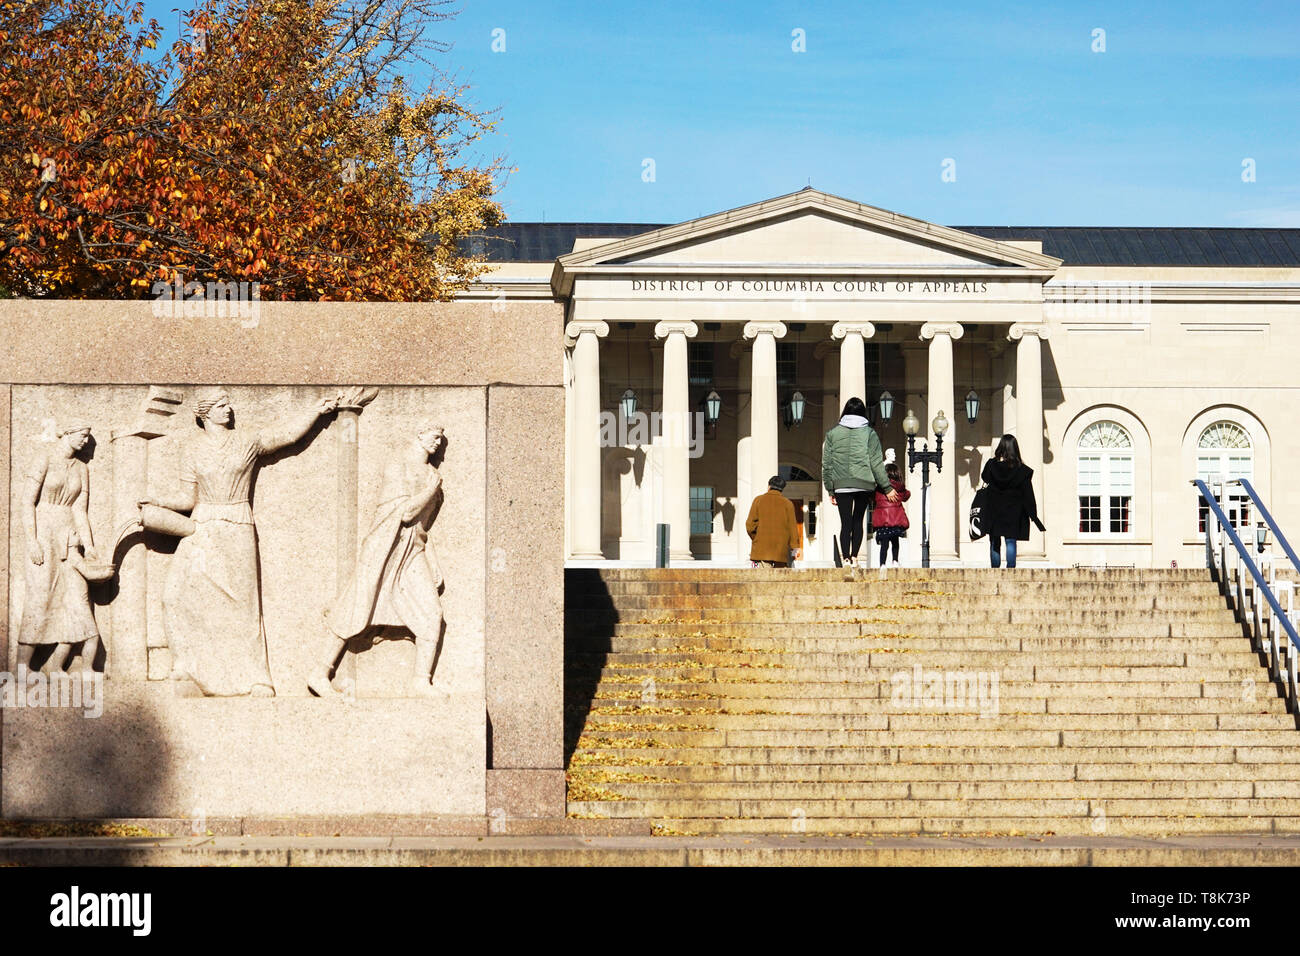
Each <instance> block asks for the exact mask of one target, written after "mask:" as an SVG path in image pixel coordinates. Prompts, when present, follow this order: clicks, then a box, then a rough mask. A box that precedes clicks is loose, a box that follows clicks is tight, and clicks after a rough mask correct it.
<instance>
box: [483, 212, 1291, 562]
mask: <svg viewBox="0 0 1300 956" xmlns="http://www.w3.org/2000/svg"><path fill="white" fill-rule="evenodd" d="M561 225H562V224H547V225H546V226H544V227H540V228H543V229H556V230H558V229H559V228H560V226H561ZM515 228H516V229H519V228H521V227H520V226H516V227H515ZM1050 231H1051V230H1035V229H1034V228H1033V227H1026V228H1024V229H1021V230H1016V229H1009V228H999V229H982V230H981V231H980V233H976V232H972V231H963V230H960V229H952V228H947V227H943V226H938V225H935V224H933V223H929V222H924V221H921V220H916V219H911V218H909V217H907V216H903V215H899V214H896V213H892V212H888V211H885V210H881V209H876V208H873V207H871V206H866V205H863V204H861V203H856V202H852V201H849V200H846V199H841V198H839V197H836V196H830V195H827V194H825V193H821V192H818V191H817V190H812V189H805V190H801V191H800V192H797V193H792V194H790V195H787V196H782V197H778V198H776V199H771V200H766V201H764V202H760V203H755V204H753V205H751V206H745V207H742V208H739V209H732V210H728V211H726V212H722V213H718V214H717V215H713V216H707V217H704V218H702V219H698V220H693V221H690V222H686V223H681V224H678V225H672V226H666V227H662V228H657V229H650V230H649V231H646V232H644V233H642V234H639V235H632V236H628V235H627V233H626V230H622V229H618V228H614V229H610V230H609V231H608V232H606V233H604V234H603V235H607V236H612V237H613V238H602V232H601V226H600V225H599V224H595V225H591V226H588V227H581V228H580V229H579V231H578V232H577V237H576V240H575V241H574V242H573V244H572V248H571V249H570V248H565V249H562V250H558V252H559V254H558V255H557V257H556V258H555V259H554V260H552V261H547V262H525V261H515V260H513V259H510V260H509V261H504V262H502V263H501V264H500V265H499V266H498V267H497V269H496V271H495V272H494V273H492V274H491V275H490V276H487V277H485V279H484V282H483V284H482V285H481V287H479V288H478V289H477V290H475V291H474V292H471V293H470V294H468V295H467V296H466V298H467V299H472V298H475V297H477V298H479V299H481V300H482V301H483V302H485V303H486V302H487V301H494V302H496V303H504V302H510V301H520V300H526V299H528V298H530V297H554V298H555V299H557V300H558V301H560V302H562V303H563V304H564V307H565V309H566V318H567V321H568V325H567V331H568V338H567V339H566V345H567V346H568V350H567V352H566V356H567V359H568V365H567V366H566V369H567V371H566V375H567V379H566V385H567V388H568V394H569V404H568V423H567V429H568V431H567V436H568V437H567V441H566V447H567V448H568V465H567V468H568V470H567V475H568V479H567V480H568V487H569V491H570V497H569V500H570V502H571V505H570V507H569V509H568V513H567V515H566V520H567V542H568V544H567V549H568V550H567V553H568V555H569V559H570V562H571V563H573V564H586V563H593V562H595V563H601V562H616V563H625V564H631V565H642V566H644V565H648V564H649V563H651V562H652V561H653V559H654V552H655V544H656V538H655V527H656V525H657V524H659V523H664V524H667V525H668V526H669V527H670V539H671V549H670V550H671V555H670V557H671V559H672V560H673V562H674V563H676V564H679V565H680V564H681V563H682V562H684V561H687V560H692V561H707V562H711V563H715V564H717V563H722V564H727V563H730V564H736V563H744V562H745V560H746V558H747V555H748V547H749V542H748V539H747V537H746V535H745V534H744V533H743V530H742V529H743V524H744V516H745V515H746V513H747V511H748V508H749V503H750V501H751V499H752V497H753V495H754V494H755V493H758V492H761V491H762V490H763V488H764V487H766V480H767V478H768V477H769V476H770V475H772V474H774V473H776V472H777V470H778V469H780V470H781V471H782V472H783V473H784V474H785V476H786V477H787V478H789V479H792V480H791V484H790V485H789V486H788V487H787V489H786V494H787V496H789V497H791V498H793V499H795V500H796V501H797V502H798V503H799V504H800V505H802V506H803V511H804V512H805V514H808V513H810V512H813V513H815V515H816V520H815V525H816V532H817V533H816V534H815V535H813V534H811V531H812V528H813V522H812V521H807V520H806V521H805V531H806V534H805V547H804V554H803V563H804V564H805V565H814V566H816V565H823V566H824V565H827V564H829V563H830V561H831V557H832V555H831V547H830V542H831V539H832V537H833V536H834V533H835V531H836V529H837V524H838V516H837V514H836V513H835V509H834V508H833V507H831V506H830V503H829V501H828V496H827V495H825V494H824V492H823V491H822V489H821V488H820V484H819V478H820V465H821V462H820V458H821V443H822V436H823V435H824V433H825V431H826V430H827V429H829V428H830V427H831V426H832V425H833V424H834V423H835V421H836V420H837V419H838V417H839V411H840V408H841V407H842V405H843V402H844V401H845V399H847V398H848V397H850V396H851V395H853V394H861V393H862V392H864V391H865V393H866V394H861V397H863V398H864V399H865V400H866V401H867V402H868V403H869V404H872V405H874V403H875V401H876V399H877V398H878V397H879V395H880V393H881V392H884V391H888V392H889V393H890V394H891V395H892V396H893V398H894V401H895V406H894V413H893V416H892V418H891V420H890V421H888V422H881V421H880V420H879V419H877V422H876V424H877V428H878V430H879V432H880V435H881V440H882V444H883V445H884V447H885V448H891V447H892V448H893V449H894V450H895V452H896V454H897V456H898V460H899V462H900V463H903V462H905V460H906V448H907V445H906V439H905V436H904V435H903V431H902V420H903V418H904V416H905V415H906V414H907V412H908V410H909V409H910V410H912V411H914V412H915V414H916V416H917V417H918V418H919V419H920V420H921V422H922V423H924V424H925V426H926V427H925V428H924V431H925V432H927V433H928V432H929V431H930V429H929V427H928V426H929V423H930V421H931V420H932V419H933V418H934V416H935V415H936V413H937V412H939V411H943V412H944V413H945V417H946V418H947V420H948V421H949V422H950V423H951V429H950V431H949V432H948V434H947V436H946V438H945V443H944V460H943V468H942V471H941V472H939V473H938V474H934V473H932V482H933V483H932V486H931V488H930V492H931V513H930V523H931V543H932V557H933V561H934V563H935V564H936V565H959V564H960V565H967V566H987V563H988V547H987V544H986V543H985V542H983V541H979V542H974V543H972V542H970V541H969V540H968V535H967V534H966V533H965V524H966V522H965V516H966V513H967V511H968V510H969V506H970V502H971V499H972V497H973V496H974V493H975V491H976V490H977V488H978V487H979V476H980V473H981V469H982V466H983V464H984V463H985V462H986V461H987V460H988V458H989V457H990V455H991V454H992V451H993V448H994V447H995V445H996V443H997V440H998V438H999V437H1000V436H1001V435H1002V434H1004V433H1011V434H1014V435H1016V436H1017V438H1018V441H1019V443H1020V446H1021V451H1022V453H1023V455H1024V457H1025V460H1026V463H1028V464H1030V465H1032V466H1033V467H1034V468H1035V469H1036V472H1037V473H1036V477H1035V490H1036V493H1037V498H1038V501H1039V507H1040V513H1041V514H1042V517H1043V520H1044V523H1045V525H1046V527H1047V532H1046V534H1040V533H1039V532H1037V531H1035V532H1033V534H1032V536H1031V539H1030V541H1029V542H1027V543H1025V544H1023V545H1022V547H1021V551H1020V554H1021V560H1022V561H1027V562H1029V563H1031V564H1039V565H1044V564H1051V565H1057V566H1066V567H1069V566H1073V565H1086V566H1100V565H1108V566H1139V567H1147V566H1152V567H1166V568H1167V567H1169V566H1170V564H1171V563H1172V562H1177V563H1178V564H1179V566H1181V567H1189V566H1195V565H1196V564H1197V563H1198V562H1202V561H1203V560H1204V553H1203V544H1202V541H1201V538H1200V536H1199V531H1198V512H1197V502H1196V499H1195V495H1194V493H1193V491H1192V490H1191V488H1190V486H1189V481H1190V480H1191V479H1192V478H1195V477H1198V475H1199V476H1202V477H1204V476H1208V475H1210V474H1214V475H1218V474H1220V473H1221V472H1222V471H1223V470H1224V469H1225V468H1226V470H1227V473H1228V475H1229V477H1249V478H1250V479H1251V480H1252V481H1253V483H1254V486H1255V487H1256V489H1257V490H1258V491H1259V492H1260V494H1261V495H1262V496H1263V498H1264V499H1265V500H1266V501H1269V502H1270V503H1271V507H1272V511H1273V514H1274V515H1275V516H1276V517H1277V518H1278V520H1279V521H1280V522H1281V524H1282V526H1283V527H1284V528H1292V529H1294V528H1297V527H1300V492H1298V491H1297V490H1296V489H1295V488H1294V487H1293V486H1292V485H1290V484H1288V483H1287V482H1285V481H1283V480H1281V479H1282V476H1284V475H1285V474H1286V473H1287V468H1288V466H1289V464H1291V463H1292V462H1294V461H1295V460H1296V458H1297V455H1298V453H1300V446H1297V444H1296V441H1295V438H1294V437H1293V435H1292V434H1291V429H1290V427H1289V425H1290V413H1289V409H1290V408H1292V407H1294V405H1295V403H1296V400H1297V398H1300V392H1297V386H1296V381H1295V379H1294V376H1293V374H1292V368H1291V362H1290V359H1289V356H1290V355H1292V354H1293V353H1294V352H1295V350H1296V349H1297V348H1298V347H1300V324H1298V323H1297V322H1296V319H1297V318H1300V240H1297V239H1296V238H1295V237H1294V236H1293V237H1292V239H1291V240H1290V241H1291V245H1290V246H1284V247H1283V249H1282V254H1281V255H1280V256H1278V255H1268V256H1261V257H1260V261H1259V262H1257V263H1255V264H1251V263H1250V261H1249V260H1250V257H1249V256H1248V255H1247V256H1245V257H1244V259H1243V256H1242V255H1240V254H1239V253H1240V250H1241V248H1242V247H1243V246H1246V245H1248V244H1247V242H1246V234H1248V233H1252V232H1257V230H1256V231H1252V230H1222V232H1227V233H1239V234H1240V235H1238V236H1237V237H1236V238H1235V239H1234V238H1233V237H1228V239H1227V240H1226V241H1227V242H1228V245H1230V246H1232V247H1233V248H1232V249H1230V250H1228V252H1229V253H1231V254H1227V253H1225V252H1224V251H1222V249H1220V250H1219V251H1218V253H1217V256H1216V255H1214V254H1210V255H1206V254H1205V246H1204V245H1203V244H1205V243H1207V242H1209V240H1207V239H1206V238H1205V237H1203V236H1191V237H1187V238H1184V239H1177V238H1176V237H1170V238H1168V239H1167V240H1164V239H1162V240H1161V242H1162V243H1163V242H1166V241H1167V242H1175V241H1177V242H1185V243H1187V244H1188V245H1187V247H1186V248H1181V249H1177V250H1175V252H1176V253H1177V254H1176V255H1169V254H1168V253H1167V251H1166V258H1167V259H1168V260H1169V261H1182V262H1184V263H1187V262H1190V261H1193V260H1195V259H1197V258H1198V257H1199V258H1201V259H1203V260H1204V262H1203V263H1202V264H1199V265H1193V264H1183V265H1141V264H1140V263H1141V261H1142V260H1141V252H1135V251H1134V248H1135V247H1132V246H1126V248H1124V249H1121V250H1118V252H1117V253H1116V254H1115V255H1114V257H1113V258H1114V259H1119V260H1124V261H1132V262H1136V263H1139V264H1133V265H1098V264H1082V265H1081V264H1079V263H1075V262H1071V261H1069V260H1068V259H1066V260H1063V259H1061V258H1059V257H1055V256H1051V255H1045V254H1044V253H1043V241H1042V240H1041V239H1035V238H1034V236H1035V233H1036V232H1038V233H1044V232H1050ZM1139 231H1141V230H1139ZM1284 231H1285V232H1288V233H1291V234H1294V233H1296V231H1295V230H1284ZM985 232H987V233H993V234H996V235H999V236H1002V235H1008V234H1009V235H1010V236H1012V237H1014V238H1005V239H992V238H989V237H988V236H986V235H984V234H982V233H985ZM1057 232H1070V233H1083V232H1087V230H1057ZM1175 232H1177V231H1176V230H1175ZM1188 232H1196V231H1195V230H1188ZM1085 238H1086V237H1085ZM1119 241H1120V240H1118V239H1117V240H1116V242H1119ZM552 251H556V250H552ZM1272 251H1273V252H1275V251H1276V250H1272ZM1225 262H1231V263H1233V264H1231V265H1227V264H1223V263H1225ZM1279 263H1282V264H1279ZM1287 263H1289V264H1287ZM629 391H630V392H631V393H633V394H634V395H635V397H636V401H637V415H638V416H642V415H644V416H647V418H646V419H645V427H643V428H641V429H640V430H638V428H637V426H636V422H635V420H634V421H628V420H626V419H625V418H624V416H622V415H621V414H620V412H619V407H620V402H621V401H622V399H623V397H624V396H625V395H626V394H627V393H628V392H629ZM972 391H973V392H974V393H975V395H976V397H977V398H978V400H979V403H980V404H979V413H978V416H977V418H976V420H975V421H974V422H969V421H968V420H967V416H966V414H965V401H966V397H967V395H968V394H969V393H970V392H972ZM795 392H798V393H799V395H800V396H801V397H802V399H803V400H804V418H803V422H802V424H801V425H797V426H796V425H793V424H790V423H788V420H787V419H786V408H787V406H789V404H790V403H791V400H792V399H793V398H794V394H795ZM710 393H714V394H716V396H717V397H718V398H719V399H720V405H721V416H720V419H719V421H718V422H717V423H716V424H715V425H712V426H709V427H706V428H703V429H702V430H701V429H699V428H697V427H696V425H697V423H698V421H699V419H700V418H702V417H703V412H704V409H705V407H706V399H707V397H708V396H709V394H710ZM684 413H685V414H686V415H687V416H698V417H697V418H694V419H693V420H691V424H690V426H689V427H690V428H691V431H690V433H689V437H688V438H687V439H685V440H683V439H681V438H679V437H676V433H675V432H674V428H676V426H677V424H678V420H679V419H681V418H682V416H683V414H684ZM601 416H603V418H602V417H601ZM598 419H599V420H601V421H603V422H604V423H605V424H606V425H607V426H608V427H607V428H606V429H605V431H604V432H603V433H601V432H599V431H598V428H597V424H596V423H597V420H598ZM1094 426H1096V427H1094ZM678 430H679V431H680V429H678ZM920 437H921V438H926V439H927V440H928V441H929V444H930V445H931V446H933V436H932V435H929V436H920ZM1116 443H1118V444H1116ZM920 444H921V442H920V440H919V439H918V443H917V445H918V449H919V447H920ZM904 477H905V479H906V482H907V484H908V486H909V487H910V488H912V490H913V491H914V492H915V491H918V490H919V487H920V481H921V472H920V469H919V468H918V469H917V470H916V471H915V472H913V473H911V474H905V475H904ZM1229 494H1230V495H1231V492H1229ZM596 501H599V502H600V507H599V509H597V508H595V507H593V506H592V503H593V502H596ZM907 509H908V512H909V517H910V521H911V525H912V529H913V530H912V531H910V532H909V534H908V536H907V538H905V539H904V541H903V553H902V560H903V563H904V564H908V563H911V564H913V565H915V564H917V563H918V562H919V557H920V555H919V545H920V533H919V528H920V509H921V496H920V495H919V494H913V496H912V498H911V501H910V502H909V503H908V505H907ZM1237 513H1238V516H1239V519H1240V521H1241V523H1242V525H1246V524H1250V525H1251V526H1252V527H1253V524H1254V520H1255V519H1254V516H1252V515H1250V514H1249V513H1248V512H1246V511H1245V510H1241V509H1238V511H1237ZM1298 533H1300V532H1298ZM684 539H685V540H686V541H687V542H689V545H688V546H687V544H685V543H684ZM872 550H874V549H872Z"/></svg>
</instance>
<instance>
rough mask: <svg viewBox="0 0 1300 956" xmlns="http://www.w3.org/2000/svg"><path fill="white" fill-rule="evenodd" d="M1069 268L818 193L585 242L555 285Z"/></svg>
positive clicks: (558, 269) (559, 269) (563, 260)
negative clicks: (694, 276) (735, 273)
mask: <svg viewBox="0 0 1300 956" xmlns="http://www.w3.org/2000/svg"><path fill="white" fill-rule="evenodd" d="M1060 264H1061V260H1059V259H1056V258H1054V257H1052V256H1045V255H1043V254H1042V253H1040V252H1034V251H1032V250H1029V249H1025V248H1024V247H1022V246H1018V245H1014V244H1011V243H1007V242H999V241H997V240H993V239H988V238H985V237H984V236H977V235H974V234H973V233H967V232H962V231H960V230H957V229H950V228H948V227H947V226H939V225H936V224H934V223H930V222H926V221H924V220H921V219H913V218H911V217H909V216H902V215H899V214H898V213H894V212H889V211H888V210H884V209H878V208H876V207H874V206H867V205H865V204H863V203H857V202H853V201H851V200H848V199H843V198H841V197H838V196H832V195H830V194H829V193H823V192H821V191H819V190H815V189H803V190H800V191H799V192H797V193H791V194H789V195H787V196H780V197H778V198H776V199H769V200H765V201H763V202H759V203H754V204H753V205H750V206H742V207H740V208H738V209H732V210H728V211H727V212H722V213H717V214H716V215H713V216H706V217H704V218H701V219H695V220H691V221H689V222H684V223H679V224H678V225H675V226H667V227H665V228H662V229H656V230H653V231H652V232H647V233H643V234H642V235H639V236H632V237H629V238H625V239H613V240H609V241H607V242H599V243H595V244H587V243H584V244H583V246H582V247H580V248H578V249H576V250H575V251H574V252H572V253H569V254H568V255H565V256H561V257H560V258H559V259H558V260H557V262H556V265H555V271H554V273H553V278H552V286H553V287H555V289H556V291H557V292H561V293H567V292H568V291H570V290H571V285H572V280H573V278H574V276H575V275H577V274H579V273H582V272H587V271H599V272H608V271H612V270H617V269H627V270H630V271H642V270H647V269H653V268H656V267H661V268H667V269H680V268H684V267H692V266H694V267H699V268H724V269H727V268H736V269H743V268H745V267H754V268H764V269H770V268H779V267H783V266H793V267H796V268H798V267H812V266H816V267H818V268H836V269H843V270H845V271H859V270H864V271H865V270H872V269H891V270H897V269H900V268H913V267H914V268H917V269H921V270H925V271H929V270H942V271H948V270H951V271H956V272H960V271H963V270H964V269H971V270H975V269H978V270H984V269H990V268H992V269H1006V270H1008V271H1012V272H1016V271H1019V272H1023V273H1025V274H1035V273H1036V274H1042V275H1046V274H1050V273H1052V272H1054V271H1055V270H1056V268H1057V267H1058V266H1059V265H1060Z"/></svg>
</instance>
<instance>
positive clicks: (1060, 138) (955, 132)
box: [146, 0, 1300, 227]
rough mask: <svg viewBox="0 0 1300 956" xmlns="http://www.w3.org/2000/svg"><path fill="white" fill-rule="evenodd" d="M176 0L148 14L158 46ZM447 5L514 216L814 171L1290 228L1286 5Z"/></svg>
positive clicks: (1145, 214)
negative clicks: (949, 171) (495, 126)
mask: <svg viewBox="0 0 1300 956" xmlns="http://www.w3.org/2000/svg"><path fill="white" fill-rule="evenodd" d="M181 5H182V4H180V3H178V2H177V0H146V9H147V10H148V12H149V13H150V14H151V15H153V16H156V17H158V19H159V21H160V22H161V23H163V24H164V25H169V36H168V39H170V38H171V37H172V36H174V33H175V29H176V26H175V24H176V21H177V16H176V14H175V13H174V12H171V11H173V10H174V9H175V8H176V7H177V6H181ZM460 8H461V12H460V14H459V16H458V17H457V18H456V19H455V20H454V21H451V22H450V23H446V24H443V28H444V34H443V36H444V38H445V39H447V40H449V41H451V42H452V43H454V47H453V49H452V51H451V52H450V53H449V54H447V55H446V56H445V57H444V61H443V63H442V64H441V65H442V66H443V67H444V68H445V69H447V70H448V71H449V72H453V73H455V74H456V75H457V76H458V77H459V78H460V79H461V80H463V81H465V82H468V83H470V84H471V85H472V86H473V94H472V95H473V99H474V101H475V103H476V104H477V105H478V106H479V107H483V108H495V109H497V110H499V119H500V130H501V132H500V135H499V136H498V137H497V138H496V139H495V141H494V143H493V144H492V145H493V146H494V147H495V148H497V149H498V150H499V151H500V152H503V153H504V154H505V155H506V157H507V159H508V161H509V164H510V165H512V166H514V167H517V170H516V171H515V172H514V173H512V174H511V175H510V177H509V179H508V181H507V182H506V183H505V186H504V188H503V190H502V193H501V199H502V202H503V204H504V206H505V208H506V212H507V214H508V216H509V217H510V218H511V219H516V220H535V219H542V218H545V219H547V220H550V221H563V220H585V221H635V222H677V221H681V220H685V219H690V218H694V217H696V216H700V215H706V214H708V213H712V212H717V211H719V210H722V209H727V208H730V207H733V206H738V205H743V204H745V203H749V202H754V201H757V200H760V199H764V198H768V197H770V196H775V195H781V194H784V193H788V192H792V191H794V190H796V189H799V188H802V187H803V186H804V185H806V184H807V183H809V182H811V184H812V185H813V186H816V187H817V188H819V189H824V190H826V191H828V192H832V193H836V194H839V195H842V196H846V197H848V198H850V199H855V200H859V201H862V202H866V203H870V204H872V205H875V206H881V207H884V208H887V209H892V210H895V211H898V212H901V213H905V214H907V215H911V216H917V217H920V218H923V219H929V220H933V221H936V222H940V223H946V224H950V225H1148V226H1154V225H1168V226H1177V225H1223V226H1298V227H1300V135H1298V134H1300V4H1297V3H1294V2H1276V3H1248V2H1247V3H1237V4H1228V3H1223V2H1221V0H1220V2H1216V3H1202V2H1194V3H1177V2H1165V0H1150V2H1143V3H1134V4H1120V3H1052V2H1039V3H1007V2H1001V3H983V2H975V3H953V4H942V3H925V4H912V3H889V4H877V3H862V2H839V0H835V2H816V3H813V2H804V3H799V2H763V0H713V2H711V3H689V2H662V0H661V2H654V3H638V4H633V3H625V2H616V0H605V2H588V0H574V2H565V3H550V2H541V0H531V2H530V0H463V2H462V3H461V5H460ZM1098 28H1100V29H1102V30H1104V31H1105V47H1106V48H1105V52H1094V51H1093V46H1094V36H1093V31H1094V30H1096V29H1098ZM497 29H500V30H504V31H505V33H504V40H505V50H504V52H494V51H493V48H492V47H493V31H494V30H497ZM795 30H802V31H803V35H804V37H805V43H806V52H799V53H796V52H794V50H793V49H792V44H793V43H794V42H795V40H794V37H793V32H794V31H795ZM498 36H499V35H498ZM413 78H414V77H413ZM647 159H649V160H653V162H654V181H652V182H646V181H645V180H644V179H643V168H644V162H645V160H647ZM949 159H951V160H952V161H953V165H952V167H951V168H953V169H954V170H955V174H956V176H955V181H952V182H945V181H943V178H942V175H941V174H942V172H943V169H944V161H945V160H949ZM1246 159H1251V160H1253V161H1254V169H1255V181H1254V182H1243V180H1242V172H1243V166H1242V164H1243V161H1244V160H1246Z"/></svg>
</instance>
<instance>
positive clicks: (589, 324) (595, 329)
mask: <svg viewBox="0 0 1300 956" xmlns="http://www.w3.org/2000/svg"><path fill="white" fill-rule="evenodd" d="M584 332H591V333H593V334H594V335H595V336H596V338H598V339H603V338H604V337H605V336H607V335H609V323H608V322H602V321H601V320H600V319H575V320H574V321H572V322H570V323H569V324H568V325H566V326H565V327H564V344H565V346H566V347H567V348H573V346H574V344H575V343H576V342H577V341H578V336H580V335H582V333H584Z"/></svg>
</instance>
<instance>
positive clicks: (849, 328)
mask: <svg viewBox="0 0 1300 956" xmlns="http://www.w3.org/2000/svg"><path fill="white" fill-rule="evenodd" d="M854 332H856V333H857V334H858V335H861V336H862V337H863V338H864V339H869V338H871V337H872V336H873V335H875V334H876V327H875V326H874V325H872V324H871V323H870V322H868V321H866V320H865V319H850V320H847V321H844V322H836V323H835V324H834V325H832V326H831V338H833V339H842V338H844V337H845V336H847V335H852V334H853V333H854Z"/></svg>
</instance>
